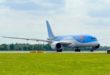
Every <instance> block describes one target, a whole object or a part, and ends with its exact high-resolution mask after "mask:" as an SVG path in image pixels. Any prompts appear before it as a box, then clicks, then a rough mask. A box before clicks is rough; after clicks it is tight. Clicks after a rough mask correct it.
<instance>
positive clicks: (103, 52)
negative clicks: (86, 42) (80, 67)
mask: <svg viewBox="0 0 110 75" xmlns="http://www.w3.org/2000/svg"><path fill="white" fill-rule="evenodd" d="M0 53H107V51H94V52H90V51H81V52H74V51H63V52H56V51H41V52H37V51H35V52H31V51H0Z"/></svg>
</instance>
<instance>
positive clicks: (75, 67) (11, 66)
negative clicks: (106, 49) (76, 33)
mask: <svg viewBox="0 0 110 75" xmlns="http://www.w3.org/2000/svg"><path fill="white" fill-rule="evenodd" d="M0 75H110V55H108V54H60V53H58V54H57V53H52V54H35V53H33V54H32V53H30V54H0Z"/></svg>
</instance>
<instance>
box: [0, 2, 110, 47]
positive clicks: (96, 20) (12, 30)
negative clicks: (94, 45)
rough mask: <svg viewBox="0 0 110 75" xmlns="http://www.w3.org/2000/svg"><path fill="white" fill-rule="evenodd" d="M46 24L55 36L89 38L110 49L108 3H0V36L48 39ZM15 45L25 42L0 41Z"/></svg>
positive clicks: (109, 7) (109, 13) (0, 40)
mask: <svg viewBox="0 0 110 75" xmlns="http://www.w3.org/2000/svg"><path fill="white" fill-rule="evenodd" d="M46 20H49V22H50V24H51V26H52V29H53V32H54V33H55V34H56V35H71V34H73V35H76V34H92V35H94V36H96V37H97V38H98V40H99V42H100V43H101V45H107V46H110V0H0V35H1V36H2V35H3V36H14V37H28V38H38V39H39V38H40V39H47V37H48V36H47V30H46V24H45V21H46ZM16 42H19V43H22V42H27V41H22V40H12V39H3V38H0V43H16ZM28 42H29V43H35V42H33V41H32V42H30V41H28Z"/></svg>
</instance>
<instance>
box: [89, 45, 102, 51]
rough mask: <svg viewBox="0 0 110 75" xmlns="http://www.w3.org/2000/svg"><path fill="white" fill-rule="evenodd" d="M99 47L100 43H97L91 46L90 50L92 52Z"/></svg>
mask: <svg viewBox="0 0 110 75" xmlns="http://www.w3.org/2000/svg"><path fill="white" fill-rule="evenodd" d="M99 47H100V44H98V45H97V46H95V47H92V49H91V52H93V51H94V50H96V49H98V48H99Z"/></svg>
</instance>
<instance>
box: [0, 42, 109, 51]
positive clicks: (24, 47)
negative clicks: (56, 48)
mask: <svg viewBox="0 0 110 75" xmlns="http://www.w3.org/2000/svg"><path fill="white" fill-rule="evenodd" d="M80 49H81V50H90V48H89V47H86V48H80ZM108 49H110V47H108V46H101V47H100V48H99V49H98V50H108ZM31 50H46V51H49V50H52V49H51V46H50V45H49V44H28V43H26V44H25V43H24V44H19V43H16V44H1V45H0V51H31ZM64 50H68V51H71V50H72V51H73V50H74V48H64Z"/></svg>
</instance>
